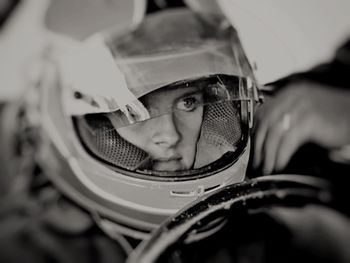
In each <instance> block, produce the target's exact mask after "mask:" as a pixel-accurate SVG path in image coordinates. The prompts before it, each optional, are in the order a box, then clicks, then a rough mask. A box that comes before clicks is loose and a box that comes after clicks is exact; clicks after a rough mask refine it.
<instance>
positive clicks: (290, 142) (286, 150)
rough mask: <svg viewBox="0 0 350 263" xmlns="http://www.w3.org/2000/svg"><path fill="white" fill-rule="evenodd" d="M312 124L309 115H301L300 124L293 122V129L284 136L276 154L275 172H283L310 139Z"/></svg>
mask: <svg viewBox="0 0 350 263" xmlns="http://www.w3.org/2000/svg"><path fill="white" fill-rule="evenodd" d="M310 122H311V120H310V118H309V117H308V115H301V116H300V117H298V122H295V123H294V122H293V125H292V127H291V129H289V130H288V132H286V133H285V134H284V135H283V137H282V138H281V140H280V145H279V147H278V151H277V154H276V162H275V171H281V170H283V169H284V168H285V167H286V166H287V164H288V163H289V161H290V160H291V158H292V156H293V155H294V154H295V153H296V151H297V150H298V149H299V148H300V147H301V146H302V145H303V144H305V142H307V141H308V140H309V139H310V132H311V129H312V128H311V127H312V125H310V124H311V123H310Z"/></svg>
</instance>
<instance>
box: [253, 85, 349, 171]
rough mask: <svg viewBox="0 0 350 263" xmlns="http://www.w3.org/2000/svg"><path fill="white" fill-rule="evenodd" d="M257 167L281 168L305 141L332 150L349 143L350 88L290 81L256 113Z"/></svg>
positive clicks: (266, 169)
mask: <svg viewBox="0 0 350 263" xmlns="http://www.w3.org/2000/svg"><path fill="white" fill-rule="evenodd" d="M253 134H254V136H253V143H254V148H253V150H254V160H253V166H254V167H255V168H257V167H259V166H261V167H262V169H263V173H264V174H270V173H272V172H273V171H280V170H282V169H283V168H285V166H286V165H287V164H288V162H289V160H290V159H291V157H292V156H293V154H294V153H295V152H296V151H297V150H298V148H299V147H300V146H302V145H303V144H305V143H306V142H313V143H317V144H319V145H320V146H323V147H326V148H329V149H333V148H339V147H342V146H344V145H346V144H350V90H349V89H348V90H345V89H339V88H336V87H330V86H326V85H323V84H319V83H315V82H311V81H298V82H293V83H290V84H288V86H287V87H285V88H284V89H283V90H282V91H280V92H279V93H277V95H276V96H275V97H273V98H271V99H270V100H268V101H267V102H266V103H265V105H262V106H261V108H259V109H258V110H257V112H256V117H255V126H254V133H253Z"/></svg>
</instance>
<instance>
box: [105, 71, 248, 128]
mask: <svg viewBox="0 0 350 263" xmlns="http://www.w3.org/2000/svg"><path fill="white" fill-rule="evenodd" d="M247 83H249V81H247V79H246V78H243V77H238V76H228V75H213V76H210V77H205V78H200V79H195V80H187V81H179V82H176V83H173V84H170V85H167V86H164V87H162V88H159V89H157V90H155V91H153V92H151V93H149V94H147V95H145V96H143V97H141V98H140V99H139V100H137V101H134V102H133V103H130V104H127V105H126V106H125V107H124V108H123V109H120V110H117V111H115V112H113V113H111V115H112V116H113V117H112V118H113V120H114V121H113V125H114V128H116V129H118V128H122V127H125V126H128V125H131V124H135V123H138V122H143V121H147V120H149V119H152V118H156V117H159V116H162V115H164V114H170V113H173V114H175V115H177V116H179V117H181V114H184V113H185V112H192V111H194V110H196V109H197V108H199V107H203V106H205V105H209V104H217V103H223V102H227V101H242V100H249V99H251V96H250V95H249V92H248V86H247ZM160 101H166V102H167V104H165V103H161V102H160ZM110 117H111V116H110Z"/></svg>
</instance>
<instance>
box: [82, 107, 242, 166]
mask: <svg viewBox="0 0 350 263" xmlns="http://www.w3.org/2000/svg"><path fill="white" fill-rule="evenodd" d="M240 112H241V109H240V102H232V101H229V102H222V103H216V104H210V105H207V106H206V108H205V113H204V118H203V123H202V131H201V137H200V139H199V140H200V141H198V145H199V144H200V145H201V147H203V145H204V147H205V145H207V146H208V145H210V146H211V147H210V156H211V157H204V159H205V160H208V161H209V160H210V162H214V161H216V160H217V159H219V158H220V157H221V156H222V155H223V154H224V153H225V152H222V151H223V149H225V151H226V152H227V151H233V150H234V149H235V145H236V144H237V143H238V142H239V141H240V139H241V138H242V127H241V125H242V120H241V115H240ZM76 126H77V130H78V133H79V134H80V138H81V140H82V142H83V144H84V146H85V147H86V148H87V150H88V151H89V152H90V153H91V154H92V155H94V156H95V157H98V158H99V159H101V160H103V161H105V162H107V163H109V164H112V165H115V166H118V167H122V168H126V169H128V170H136V169H140V168H145V164H147V163H149V160H150V159H149V155H148V154H147V153H146V152H145V151H143V150H141V149H140V148H138V147H136V146H134V145H133V144H131V143H129V142H127V141H126V140H124V139H123V138H122V137H121V136H120V135H119V134H118V132H117V131H116V130H115V128H114V127H113V125H112V124H111V122H110V120H109V119H108V118H107V117H106V116H104V115H103V114H89V115H86V116H84V117H77V118H76ZM213 146H214V147H213ZM201 147H199V148H198V149H197V156H196V158H200V159H203V156H201V155H206V154H208V151H206V149H204V151H203V148H201ZM200 149H202V150H200ZM215 149H217V151H216V150H215ZM213 151H214V152H213ZM215 151H216V152H215ZM206 164H209V163H206ZM206 164H205V165H206ZM141 166H142V167H141Z"/></svg>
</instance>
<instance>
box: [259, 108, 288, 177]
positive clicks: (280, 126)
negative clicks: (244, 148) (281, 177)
mask: <svg viewBox="0 0 350 263" xmlns="http://www.w3.org/2000/svg"><path fill="white" fill-rule="evenodd" d="M284 116H285V117H284V118H282V119H281V120H280V121H278V122H277V123H275V124H274V125H273V126H271V127H270V129H269V130H268V132H267V134H266V139H265V141H264V146H263V151H264V157H263V158H264V160H263V166H262V170H263V173H264V174H271V173H272V171H273V170H274V166H275V160H276V154H277V150H278V146H279V143H280V140H281V138H282V137H283V136H284V134H285V132H286V131H287V130H288V129H289V124H288V126H286V124H285V123H286V121H285V119H286V118H287V117H289V116H290V115H289V114H285V115H284Z"/></svg>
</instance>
